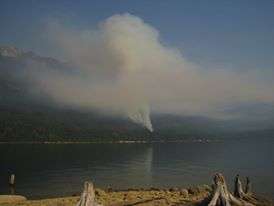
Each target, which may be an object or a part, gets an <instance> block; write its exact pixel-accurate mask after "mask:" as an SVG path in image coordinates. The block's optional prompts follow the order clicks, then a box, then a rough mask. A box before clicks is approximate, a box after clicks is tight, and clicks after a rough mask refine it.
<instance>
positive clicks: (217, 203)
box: [208, 173, 254, 206]
mask: <svg viewBox="0 0 274 206" xmlns="http://www.w3.org/2000/svg"><path fill="white" fill-rule="evenodd" d="M213 180H214V185H213V190H214V191H213V195H212V199H211V201H210V202H209V204H208V206H231V205H237V206H254V205H253V204H252V203H250V202H249V201H248V200H249V199H252V197H251V196H249V194H250V193H251V191H250V189H251V187H250V181H249V179H248V182H247V186H246V191H248V193H245V192H244V191H243V188H242V183H241V181H240V179H239V175H237V176H236V178H235V189H234V195H232V194H231V193H230V192H229V190H228V188H227V184H226V181H225V178H224V176H223V175H222V174H220V173H217V174H215V175H214V178H213Z"/></svg>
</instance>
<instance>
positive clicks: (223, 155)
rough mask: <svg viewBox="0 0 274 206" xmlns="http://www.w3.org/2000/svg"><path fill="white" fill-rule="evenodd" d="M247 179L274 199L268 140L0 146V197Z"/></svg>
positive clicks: (272, 143)
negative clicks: (218, 177)
mask: <svg viewBox="0 0 274 206" xmlns="http://www.w3.org/2000/svg"><path fill="white" fill-rule="evenodd" d="M216 171H219V172H222V173H224V174H225V176H226V178H227V182H228V183H229V184H230V185H232V182H233V177H234V176H235V175H236V174H237V173H239V174H240V175H243V176H245V175H248V176H250V178H251V180H252V181H253V187H254V188H255V190H257V191H260V193H261V194H264V195H268V196H270V197H274V184H273V183H274V139H273V138H264V139H262V138H257V139H255V140H254V139H249V140H226V141H223V142H210V143H195V142H192V143H155V144H86V145H83V144H74V145H54V144H52V145H27V144H26V145H24V144H21V145H0V194H4V193H9V187H8V184H7V183H8V176H9V173H10V172H13V173H15V174H16V183H17V185H16V193H18V194H22V195H26V196H27V197H29V198H41V197H54V196H63V195H72V194H75V193H79V192H80V191H81V188H82V183H83V181H85V180H92V181H93V182H94V183H95V185H96V186H98V187H103V188H105V187H107V186H111V187H113V188H129V187H131V188H132V187H151V186H156V187H170V186H179V187H187V186H190V185H196V184H210V183H211V179H212V178H211V177H212V174H213V173H214V172H216Z"/></svg>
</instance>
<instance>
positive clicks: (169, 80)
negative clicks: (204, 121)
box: [34, 14, 273, 131]
mask: <svg viewBox="0 0 274 206" xmlns="http://www.w3.org/2000/svg"><path fill="white" fill-rule="evenodd" d="M47 32H48V33H49V35H50V39H51V41H52V42H54V45H55V49H56V50H58V51H60V52H61V53H62V56H64V58H66V60H67V61H68V62H70V64H71V65H73V66H74V67H73V68H75V70H74V72H72V73H66V72H63V71H53V70H51V69H48V70H46V72H43V73H42V75H41V72H39V73H34V76H35V78H38V80H39V81H37V82H39V84H40V86H41V88H42V89H43V90H44V91H45V92H47V93H48V94H49V95H50V96H51V97H53V98H54V99H55V100H56V101H58V102H61V103H65V104H68V105H73V106H79V107H86V108H96V109H99V110H102V111H106V112H109V113H112V114H117V115H123V116H127V117H129V118H130V119H131V120H132V121H134V122H136V123H139V124H141V125H143V126H144V127H146V128H147V129H148V130H150V131H153V128H152V124H151V121H150V114H149V111H150V108H151V109H152V110H153V111H160V112H168V113H176V114H199V115H212V116H216V115H225V114H223V113H222V108H224V107H225V106H227V105H230V104H234V103H241V102H248V101H263V102H265V101H273V92H272V91H271V89H270V88H272V86H273V84H271V85H269V84H268V83H266V82H263V81H260V80H258V78H257V77H256V75H254V74H253V73H246V74H241V73H239V72H227V71H225V70H221V69H219V70H216V69H211V70H203V68H200V67H198V66H197V65H195V63H191V62H188V61H187V60H186V59H185V58H184V57H183V56H182V54H181V53H180V51H179V50H177V49H175V48H171V47H168V46H165V45H164V44H163V43H162V42H161V41H160V39H159V33H158V31H157V30H156V29H154V28H153V27H151V26H150V25H148V24H147V23H144V22H143V20H142V19H140V18H139V17H136V16H133V15H130V14H123V15H114V16H111V17H110V18H108V19H106V20H105V21H103V22H101V23H100V24H99V26H98V28H96V29H91V30H83V31H79V30H75V29H69V28H66V27H65V26H63V25H62V24H60V23H56V22H54V23H51V24H50V26H49V27H48V30H47Z"/></svg>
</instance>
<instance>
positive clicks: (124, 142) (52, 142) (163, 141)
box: [0, 139, 222, 144]
mask: <svg viewBox="0 0 274 206" xmlns="http://www.w3.org/2000/svg"><path fill="white" fill-rule="evenodd" d="M221 141H222V140H221V139H219V140H217V139H192V140H168V141H166V140H153V141H147V140H115V141H2V142H1V141H0V144H135V143H138V144H147V143H173V142H174V143H186V142H200V143H208V142H221Z"/></svg>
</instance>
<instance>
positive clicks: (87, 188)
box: [76, 182, 101, 206]
mask: <svg viewBox="0 0 274 206" xmlns="http://www.w3.org/2000/svg"><path fill="white" fill-rule="evenodd" d="M76 206H101V205H100V204H98V203H97V202H96V201H95V191H94V187H93V184H92V182H85V183H84V190H83V192H82V194H81V197H80V200H79V202H78V203H77V205H76Z"/></svg>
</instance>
